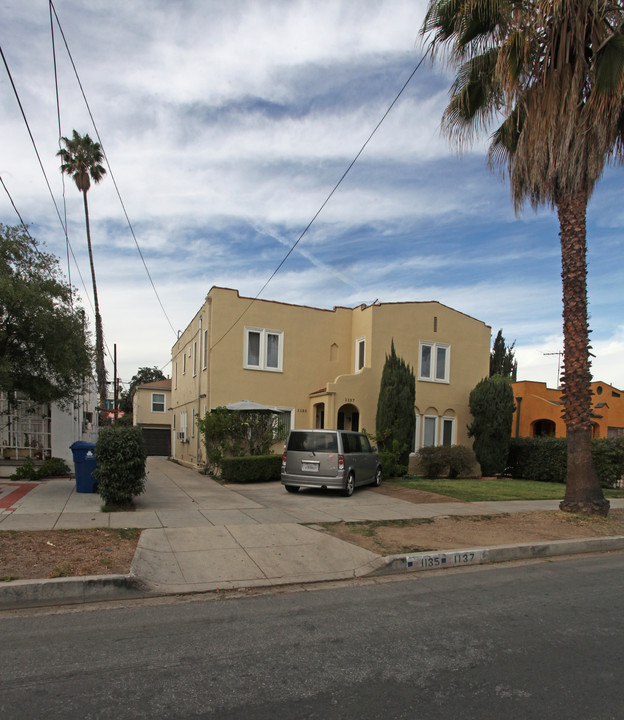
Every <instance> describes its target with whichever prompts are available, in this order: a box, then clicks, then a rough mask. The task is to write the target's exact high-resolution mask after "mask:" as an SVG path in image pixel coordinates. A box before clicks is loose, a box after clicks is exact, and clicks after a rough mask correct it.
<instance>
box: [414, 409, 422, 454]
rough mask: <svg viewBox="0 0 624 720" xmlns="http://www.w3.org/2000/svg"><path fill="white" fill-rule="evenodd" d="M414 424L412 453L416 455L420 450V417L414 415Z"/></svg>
mask: <svg viewBox="0 0 624 720" xmlns="http://www.w3.org/2000/svg"><path fill="white" fill-rule="evenodd" d="M414 419H415V420H416V423H415V425H414V452H415V453H417V452H418V451H419V450H420V447H421V445H420V415H418V413H417V414H416V416H415V418H414Z"/></svg>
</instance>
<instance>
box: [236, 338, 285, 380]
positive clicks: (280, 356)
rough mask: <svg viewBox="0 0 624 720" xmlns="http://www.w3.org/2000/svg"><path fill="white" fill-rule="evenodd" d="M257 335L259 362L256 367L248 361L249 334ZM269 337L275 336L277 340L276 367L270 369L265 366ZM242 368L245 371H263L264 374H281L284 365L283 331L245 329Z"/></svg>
mask: <svg viewBox="0 0 624 720" xmlns="http://www.w3.org/2000/svg"><path fill="white" fill-rule="evenodd" d="M250 333H258V334H259V335H260V348H259V360H258V364H257V365H251V364H250V363H249V362H248V360H249V334H250ZM269 335H276V336H277V338H278V345H277V367H270V366H269V365H268V364H267V359H268V358H267V355H268V341H267V338H268V336H269ZM244 353H245V354H244V357H243V367H244V368H245V369H246V370H264V371H265V372H283V365H284V331H283V330H268V329H267V328H258V327H245V343H244Z"/></svg>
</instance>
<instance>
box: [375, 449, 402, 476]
mask: <svg viewBox="0 0 624 720" xmlns="http://www.w3.org/2000/svg"><path fill="white" fill-rule="evenodd" d="M379 459H380V460H381V472H382V475H383V476H384V477H385V478H393V477H403V476H404V475H405V474H406V473H407V465H403V464H402V463H401V462H399V457H398V454H397V453H396V452H391V451H388V450H380V451H379Z"/></svg>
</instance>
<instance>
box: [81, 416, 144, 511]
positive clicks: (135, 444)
mask: <svg viewBox="0 0 624 720" xmlns="http://www.w3.org/2000/svg"><path fill="white" fill-rule="evenodd" d="M95 460H96V468H95V470H94V471H93V475H94V477H95V479H96V480H97V491H98V493H99V495H100V497H101V498H102V500H103V501H104V503H105V504H106V505H119V506H123V505H130V504H131V503H132V498H133V497H134V496H135V495H140V494H141V493H143V492H145V461H146V460H147V453H146V452H145V445H144V443H143V433H142V432H141V430H140V428H138V427H123V426H117V425H112V426H111V427H107V428H102V430H100V434H99V436H98V440H97V444H96V447H95Z"/></svg>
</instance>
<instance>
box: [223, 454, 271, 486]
mask: <svg viewBox="0 0 624 720" xmlns="http://www.w3.org/2000/svg"><path fill="white" fill-rule="evenodd" d="M281 470H282V456H281V455H247V456H245V457H226V458H223V459H222V460H221V479H222V480H223V481H224V482H231V483H250V482H268V481H270V480H279V479H280V473H281Z"/></svg>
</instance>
